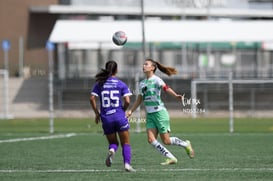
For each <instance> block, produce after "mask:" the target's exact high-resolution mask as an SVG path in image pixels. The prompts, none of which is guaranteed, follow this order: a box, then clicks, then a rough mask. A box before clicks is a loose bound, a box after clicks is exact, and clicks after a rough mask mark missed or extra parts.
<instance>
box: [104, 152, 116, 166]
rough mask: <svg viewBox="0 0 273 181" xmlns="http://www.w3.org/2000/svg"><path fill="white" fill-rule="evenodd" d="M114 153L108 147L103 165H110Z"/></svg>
mask: <svg viewBox="0 0 273 181" xmlns="http://www.w3.org/2000/svg"><path fill="white" fill-rule="evenodd" d="M114 154H115V152H114V151H113V150H111V149H110V150H109V152H108V155H107V158H106V160H105V165H106V166H107V167H111V165H112V162H113V158H114Z"/></svg>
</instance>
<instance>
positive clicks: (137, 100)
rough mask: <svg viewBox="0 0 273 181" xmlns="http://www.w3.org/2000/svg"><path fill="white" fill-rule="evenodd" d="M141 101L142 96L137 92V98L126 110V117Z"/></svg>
mask: <svg viewBox="0 0 273 181" xmlns="http://www.w3.org/2000/svg"><path fill="white" fill-rule="evenodd" d="M141 103H142V96H141V95H140V94H139V95H138V96H137V99H136V101H135V102H134V104H133V106H132V107H131V109H129V110H128V111H127V114H126V116H127V117H130V116H131V115H132V113H133V112H134V111H135V110H136V109H137V107H138V106H139V105H140V104H141Z"/></svg>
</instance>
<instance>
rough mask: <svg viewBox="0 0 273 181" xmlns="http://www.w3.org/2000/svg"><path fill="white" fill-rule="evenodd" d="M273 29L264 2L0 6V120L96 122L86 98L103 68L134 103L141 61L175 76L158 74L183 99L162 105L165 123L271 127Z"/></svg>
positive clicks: (103, 0)
mask: <svg viewBox="0 0 273 181" xmlns="http://www.w3.org/2000/svg"><path fill="white" fill-rule="evenodd" d="M272 20H273V2H272V1H271V0H39V1H36V0H0V27H1V28H0V40H1V46H2V49H1V51H0V60H1V61H0V69H1V70H0V115H1V118H2V119H7V118H32V117H48V116H49V114H50V112H51V113H52V111H53V112H54V116H55V117H90V116H91V117H92V116H94V115H93V113H92V111H91V108H90V105H89V94H90V89H91V88H92V86H93V84H94V75H95V74H96V73H97V72H98V71H99V70H100V68H103V66H104V64H105V62H106V61H108V60H110V59H112V60H116V61H117V62H118V64H119V74H118V76H119V77H120V78H121V79H122V80H123V81H124V82H126V83H127V84H128V86H129V87H130V88H131V90H132V91H133V93H134V95H133V96H132V101H134V99H135V97H136V96H135V95H136V94H137V82H138V81H139V80H141V79H142V78H143V74H142V72H141V69H142V63H143V61H144V59H145V57H150V58H153V59H155V60H158V61H160V62H161V63H163V64H166V65H168V66H172V67H175V68H177V70H178V74H177V75H175V76H173V77H167V76H165V75H163V74H161V73H160V72H159V71H158V72H157V73H158V74H159V75H160V76H162V78H163V79H164V80H165V82H166V83H167V84H169V85H170V87H172V88H173V89H174V90H176V91H177V92H178V93H181V94H185V100H184V101H185V102H184V104H182V103H177V102H176V100H175V99H173V98H170V97H168V96H167V95H163V99H164V101H166V106H167V108H168V109H169V110H170V111H171V112H172V113H171V114H172V116H175V115H178V116H179V117H181V116H193V113H195V115H194V116H201V117H204V116H205V117H213V116H214V117H215V116H220V117H226V116H229V114H230V111H233V110H234V114H235V116H243V117H273V113H272V110H273V104H272V102H273V94H272V92H273V53H272V50H273V35H272V32H273V21H272ZM118 30H124V31H125V32H126V33H127V35H128V42H127V43H126V45H124V46H123V47H117V46H115V45H114V44H113V43H112V42H111V36H112V34H113V33H114V31H118ZM48 41H50V42H51V43H52V44H51V45H54V46H52V47H51V48H52V49H51V48H50V47H47V48H46V42H48ZM49 62H52V64H50V63H49ZM50 65H52V66H50ZM51 68H52V69H51ZM51 74H52V75H53V76H52V77H51V76H50V75H51ZM51 98H52V99H51ZM50 109H51V110H50Z"/></svg>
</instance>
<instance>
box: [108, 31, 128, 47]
mask: <svg viewBox="0 0 273 181" xmlns="http://www.w3.org/2000/svg"><path fill="white" fill-rule="evenodd" d="M112 40H113V42H114V44H116V45H118V46H122V45H124V44H125V43H126V42H127V36H126V34H125V32H124V31H117V32H115V33H114V34H113V37H112Z"/></svg>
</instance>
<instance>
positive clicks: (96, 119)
mask: <svg viewBox="0 0 273 181" xmlns="http://www.w3.org/2000/svg"><path fill="white" fill-rule="evenodd" d="M89 101H90V105H91V107H92V109H93V111H94V113H95V114H96V118H95V121H96V123H97V124H98V122H99V121H100V112H99V110H98V108H97V103H96V96H94V95H91V96H90V97H89Z"/></svg>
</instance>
